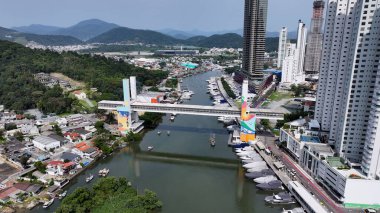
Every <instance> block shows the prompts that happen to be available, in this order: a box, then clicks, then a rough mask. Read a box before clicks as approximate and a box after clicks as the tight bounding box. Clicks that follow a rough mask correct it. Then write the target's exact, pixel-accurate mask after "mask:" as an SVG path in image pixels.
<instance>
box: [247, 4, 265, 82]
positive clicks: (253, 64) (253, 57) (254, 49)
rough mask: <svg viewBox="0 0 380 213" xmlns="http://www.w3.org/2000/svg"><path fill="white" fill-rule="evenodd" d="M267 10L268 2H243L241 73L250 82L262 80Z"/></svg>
mask: <svg viewBox="0 0 380 213" xmlns="http://www.w3.org/2000/svg"><path fill="white" fill-rule="evenodd" d="M267 8H268V0H245V7H244V44H243V68H242V69H243V70H242V71H243V73H244V74H245V75H246V76H247V77H248V78H249V79H251V80H257V81H262V80H263V78H264V75H263V72H262V71H263V69H264V54H265V31H266V22H267Z"/></svg>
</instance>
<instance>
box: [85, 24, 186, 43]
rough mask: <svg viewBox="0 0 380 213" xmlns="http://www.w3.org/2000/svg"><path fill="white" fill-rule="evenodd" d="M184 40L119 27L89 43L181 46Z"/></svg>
mask: <svg viewBox="0 0 380 213" xmlns="http://www.w3.org/2000/svg"><path fill="white" fill-rule="evenodd" d="M182 42H183V40H179V39H175V38H173V37H170V36H167V35H164V34H162V33H159V32H156V31H152V30H135V29H130V28H126V27H119V28H115V29H112V30H110V31H108V32H106V33H103V34H101V35H99V36H97V37H95V38H92V39H90V40H89V41H88V43H144V44H156V45H175V44H181V43H182Z"/></svg>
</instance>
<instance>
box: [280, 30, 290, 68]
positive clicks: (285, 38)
mask: <svg viewBox="0 0 380 213" xmlns="http://www.w3.org/2000/svg"><path fill="white" fill-rule="evenodd" d="M287 42H288V29H287V28H286V27H283V28H282V29H281V31H280V36H279V39H278V58H277V67H278V68H280V67H282V63H283V61H284V59H285V51H286V44H287Z"/></svg>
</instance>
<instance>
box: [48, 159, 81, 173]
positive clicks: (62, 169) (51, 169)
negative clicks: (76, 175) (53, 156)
mask: <svg viewBox="0 0 380 213" xmlns="http://www.w3.org/2000/svg"><path fill="white" fill-rule="evenodd" d="M75 166H76V163H74V162H67V163H64V162H63V161H50V162H49V163H48V165H47V166H46V168H47V169H46V172H47V173H48V174H49V175H53V176H56V175H61V176H62V175H64V174H65V173H68V172H69V171H70V170H71V169H73V168H75Z"/></svg>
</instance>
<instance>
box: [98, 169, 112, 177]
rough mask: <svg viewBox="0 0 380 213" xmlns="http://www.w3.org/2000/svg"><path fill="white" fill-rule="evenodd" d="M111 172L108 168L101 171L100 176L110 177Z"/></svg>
mask: <svg viewBox="0 0 380 213" xmlns="http://www.w3.org/2000/svg"><path fill="white" fill-rule="evenodd" d="M109 172H110V170H109V169H107V168H104V169H101V170H99V176H101V177H105V176H107V175H108V173H109Z"/></svg>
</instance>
